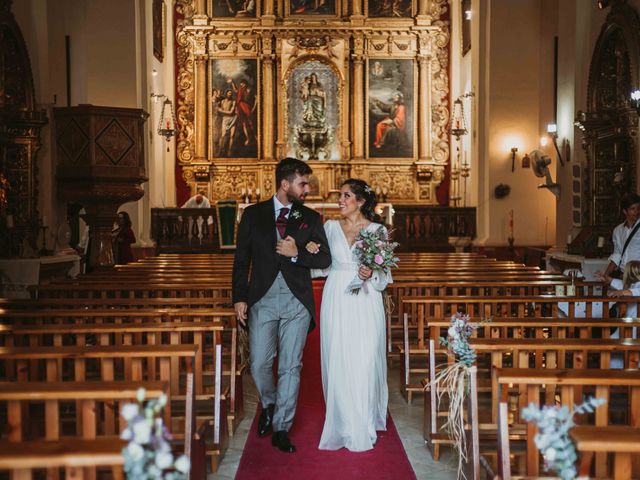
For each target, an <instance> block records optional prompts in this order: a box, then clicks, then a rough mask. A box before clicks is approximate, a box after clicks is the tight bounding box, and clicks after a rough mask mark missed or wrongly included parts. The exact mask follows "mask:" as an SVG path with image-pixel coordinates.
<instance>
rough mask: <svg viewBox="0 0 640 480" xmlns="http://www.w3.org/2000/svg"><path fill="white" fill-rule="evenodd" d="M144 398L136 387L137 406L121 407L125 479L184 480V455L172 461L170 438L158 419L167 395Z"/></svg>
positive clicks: (186, 474)
mask: <svg viewBox="0 0 640 480" xmlns="http://www.w3.org/2000/svg"><path fill="white" fill-rule="evenodd" d="M145 397H146V392H145V389H144V388H140V389H139V390H138V392H137V400H138V403H128V404H126V405H124V406H123V407H122V412H121V414H122V417H123V418H124V419H125V420H126V421H127V427H126V428H125V429H124V430H123V431H122V433H121V434H120V438H122V439H123V440H127V441H128V442H129V443H128V444H127V446H126V447H124V448H123V449H122V455H123V456H124V460H125V463H124V471H125V473H126V477H127V480H187V478H189V470H190V462H189V459H188V458H187V457H186V456H185V455H182V456H180V457H179V458H177V459H174V457H173V453H172V452H171V445H170V444H169V440H170V439H171V437H170V435H169V432H168V431H167V429H166V428H165V426H164V423H163V420H162V416H161V412H162V409H163V408H164V406H165V405H166V403H167V396H166V395H165V394H162V395H160V396H159V397H158V398H157V399H150V400H146V401H145Z"/></svg>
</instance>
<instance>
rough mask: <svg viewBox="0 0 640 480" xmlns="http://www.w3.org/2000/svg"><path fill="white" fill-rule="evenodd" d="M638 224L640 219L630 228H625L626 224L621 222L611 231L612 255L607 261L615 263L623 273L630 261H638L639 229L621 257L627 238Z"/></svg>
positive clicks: (639, 246)
mask: <svg viewBox="0 0 640 480" xmlns="http://www.w3.org/2000/svg"><path fill="white" fill-rule="evenodd" d="M638 222H640V219H638V220H637V221H636V223H634V224H633V226H632V227H631V228H629V227H627V222H626V221H625V222H623V223H621V224H620V225H618V226H617V227H616V228H614V230H613V235H612V237H613V253H612V254H611V256H610V257H609V260H610V261H612V262H613V263H615V264H616V265H617V266H618V268H620V269H621V270H623V271H624V266H625V265H626V264H627V262H628V261H630V260H640V229H638V231H637V232H636V234H635V235H634V236H633V238H632V239H631V241H630V242H629V246H628V247H627V249H626V250H625V252H624V255H622V249H623V248H624V244H625V242H626V241H627V238H628V237H629V235H630V234H631V232H632V231H633V229H634V228H635V227H636V225H637V224H638Z"/></svg>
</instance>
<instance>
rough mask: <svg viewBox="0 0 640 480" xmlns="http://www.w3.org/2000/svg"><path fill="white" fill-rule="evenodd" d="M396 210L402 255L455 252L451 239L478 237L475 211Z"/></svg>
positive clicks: (416, 207) (437, 208)
mask: <svg viewBox="0 0 640 480" xmlns="http://www.w3.org/2000/svg"><path fill="white" fill-rule="evenodd" d="M394 210H395V215H394V222H393V223H394V228H395V234H394V239H395V240H396V241H397V242H399V243H400V247H399V250H400V251H405V252H411V251H436V252H437V251H451V250H452V249H453V248H452V247H451V245H449V241H448V239H449V237H470V238H475V236H476V209H475V207H465V208H462V207H461V208H455V207H440V206H420V205H394Z"/></svg>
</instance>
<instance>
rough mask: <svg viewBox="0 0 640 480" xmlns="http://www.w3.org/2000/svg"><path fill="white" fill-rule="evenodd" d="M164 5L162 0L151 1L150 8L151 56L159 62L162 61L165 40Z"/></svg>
mask: <svg viewBox="0 0 640 480" xmlns="http://www.w3.org/2000/svg"><path fill="white" fill-rule="evenodd" d="M166 8H167V7H166V5H165V4H164V0H153V5H152V7H151V23H152V24H153V25H152V26H153V56H154V57H156V58H157V59H158V61H159V62H161V61H162V60H163V59H164V44H165V38H166V32H165V23H166V15H167V13H166Z"/></svg>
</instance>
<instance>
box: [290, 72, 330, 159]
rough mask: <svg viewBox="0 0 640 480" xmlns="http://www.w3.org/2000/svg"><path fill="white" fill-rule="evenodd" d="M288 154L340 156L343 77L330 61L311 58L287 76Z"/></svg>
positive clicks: (327, 157)
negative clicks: (328, 62)
mask: <svg viewBox="0 0 640 480" xmlns="http://www.w3.org/2000/svg"><path fill="white" fill-rule="evenodd" d="M286 89H287V99H286V105H287V123H286V125H287V155H288V156H292V157H296V158H300V159H302V160H340V94H339V92H340V80H339V78H338V73H337V72H336V71H335V70H334V69H333V67H331V66H330V65H328V64H326V63H324V62H321V61H319V60H311V61H307V62H303V63H300V64H298V65H296V66H295V67H293V69H292V70H291V71H290V72H289V75H288V76H287V86H286Z"/></svg>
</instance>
